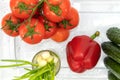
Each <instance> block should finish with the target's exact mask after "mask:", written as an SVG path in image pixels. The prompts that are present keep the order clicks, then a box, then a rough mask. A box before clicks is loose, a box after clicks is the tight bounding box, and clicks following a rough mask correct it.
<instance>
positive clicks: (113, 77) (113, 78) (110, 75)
mask: <svg viewBox="0 0 120 80" xmlns="http://www.w3.org/2000/svg"><path fill="white" fill-rule="evenodd" d="M108 80H120V79H118V78H117V77H116V76H115V75H114V74H113V73H112V72H111V71H108Z"/></svg>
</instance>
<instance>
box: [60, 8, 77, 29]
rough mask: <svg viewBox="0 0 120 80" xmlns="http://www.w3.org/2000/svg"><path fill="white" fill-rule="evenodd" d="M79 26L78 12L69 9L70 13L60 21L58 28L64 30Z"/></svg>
mask: <svg viewBox="0 0 120 80" xmlns="http://www.w3.org/2000/svg"><path fill="white" fill-rule="evenodd" d="M78 24H79V14H78V11H77V10H76V9H75V8H73V7H71V9H70V12H69V13H68V15H67V16H66V18H65V20H63V21H61V22H60V24H59V26H60V27H63V28H65V29H73V28H75V27H77V25H78Z"/></svg>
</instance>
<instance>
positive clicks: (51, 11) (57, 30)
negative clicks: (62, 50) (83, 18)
mask: <svg viewBox="0 0 120 80" xmlns="http://www.w3.org/2000/svg"><path fill="white" fill-rule="evenodd" d="M10 9H11V13H8V14H6V15H5V16H4V17H3V19H2V22H1V24H2V30H3V31H4V32H5V33H6V34H7V35H9V36H12V37H17V36H20V37H21V39H22V40H23V41H24V42H26V43H28V44H37V43H39V42H41V41H42V40H43V39H48V38H51V39H52V40H54V41H56V42H63V41H65V40H66V39H67V38H68V37H69V34H70V30H71V29H73V28H75V27H77V25H78V24H79V14H78V11H77V10H76V9H75V8H73V7H72V6H71V4H70V0H59V1H58V0H10Z"/></svg>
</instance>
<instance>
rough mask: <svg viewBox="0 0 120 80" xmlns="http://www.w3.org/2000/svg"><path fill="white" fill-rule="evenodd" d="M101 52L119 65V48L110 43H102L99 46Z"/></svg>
mask: <svg viewBox="0 0 120 80" xmlns="http://www.w3.org/2000/svg"><path fill="white" fill-rule="evenodd" d="M101 47H102V50H103V52H104V53H105V54H106V55H108V56H109V57H111V58H112V59H113V60H115V61H117V62H118V63H120V46H118V45H116V44H114V43H112V42H103V43H102V44H101Z"/></svg>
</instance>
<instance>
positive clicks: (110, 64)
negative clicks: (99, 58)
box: [104, 57, 120, 79]
mask: <svg viewBox="0 0 120 80" xmlns="http://www.w3.org/2000/svg"><path fill="white" fill-rule="evenodd" d="M104 64H105V66H106V68H107V69H109V70H110V71H111V72H112V73H113V74H114V75H115V76H116V77H117V78H118V79H120V64H119V63H117V62H116V61H114V60H113V59H112V58H110V57H105V58H104Z"/></svg>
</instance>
